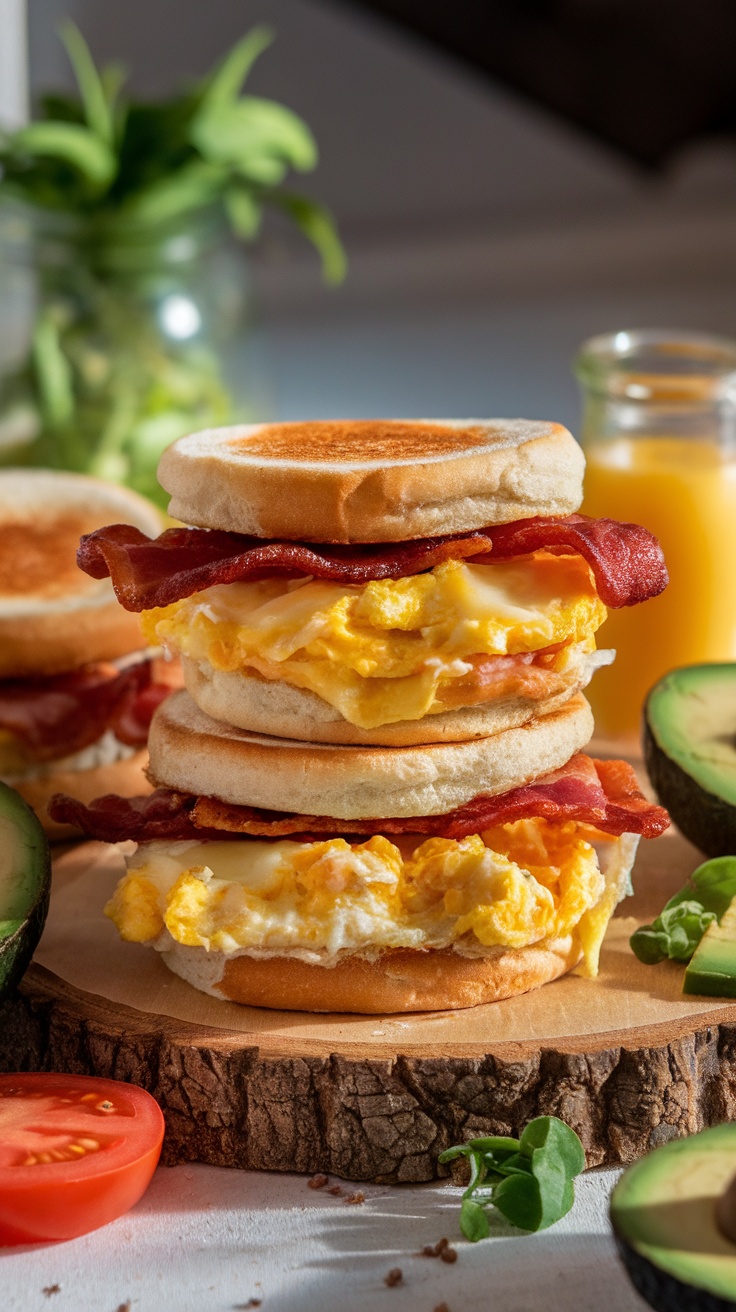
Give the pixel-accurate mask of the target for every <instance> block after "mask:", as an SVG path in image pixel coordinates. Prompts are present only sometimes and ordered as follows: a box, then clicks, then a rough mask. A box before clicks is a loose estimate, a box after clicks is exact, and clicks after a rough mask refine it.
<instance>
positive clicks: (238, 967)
mask: <svg viewBox="0 0 736 1312" xmlns="http://www.w3.org/2000/svg"><path fill="white" fill-rule="evenodd" d="M579 960H580V946H579V944H578V942H577V941H576V940H575V938H574V937H573V936H572V935H570V936H568V937H566V938H562V939H557V940H555V941H553V942H546V943H544V944H541V945H539V946H536V947H535V946H532V947H527V948H498V949H496V951H495V952H494V953H493V955H489V956H487V957H465V956H461V955H460V954H459V953H458V952H453V951H452V950H451V949H448V950H444V951H434V952H431V951H430V952H412V951H408V950H395V951H390V952H384V953H382V954H381V956H379V957H378V959H377V960H376V961H366V960H365V959H364V958H362V957H344V958H343V959H342V960H341V961H340V962H339V963H338V964H337V965H336V966H331V967H325V966H313V965H310V964H309V963H308V962H305V961H300V960H298V959H295V958H293V957H269V958H266V959H265V960H257V959H256V958H254V957H248V956H245V955H242V956H237V957H230V958H226V959H224V962H225V964H224V969H223V973H222V979H221V982H220V983H219V984H216V985H215V989H216V991H217V992H219V993H221V994H222V996H223V997H225V998H228V999H230V1001H232V1002H239V1003H241V1004H243V1005H246V1006H250V1007H271V1008H275V1009H277V1010H283V1011H323V1012H359V1013H362V1014H366V1013H368V1014H376V1013H379V1014H381V1015H390V1014H391V1013H396V1012H407V1011H451V1010H456V1009H457V1008H460V1007H477V1006H479V1005H480V1004H481V1003H485V1002H500V1001H501V999H502V998H511V997H514V996H515V995H516V994H518V993H528V992H529V990H530V989H537V988H540V987H541V985H542V984H547V983H549V981H550V980H553V979H557V978H558V977H559V976H560V975H564V974H565V973H566V972H567V971H569V970H572V968H573V967H574V966H576V965H577V963H578V961H579ZM175 969H176V972H177V974H183V975H184V977H185V978H187V975H186V974H185V971H186V959H184V958H183V957H182V958H180V959H179V960H178V961H177V964H176V967H175ZM191 982H192V983H195V984H196V973H195V975H194V976H193V977H192V979H191Z"/></svg>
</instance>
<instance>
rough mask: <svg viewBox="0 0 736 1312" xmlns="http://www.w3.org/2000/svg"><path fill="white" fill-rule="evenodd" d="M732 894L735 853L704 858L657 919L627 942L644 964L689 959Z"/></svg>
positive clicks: (734, 889) (735, 888) (735, 886)
mask: <svg viewBox="0 0 736 1312" xmlns="http://www.w3.org/2000/svg"><path fill="white" fill-rule="evenodd" d="M734 897H736V857H733V856H721V857H715V858H714V859H713V860H712V861H704V862H703V864H702V865H700V866H698V868H697V870H694V871H693V873H692V875H691V876H690V879H689V880H688V882H687V884H686V885H685V887H684V888H682V889H680V891H679V893H675V895H674V897H671V898H670V900H669V902H667V904H666V905H665V906H664V908H663V909H662V911H661V912H660V914H659V915H658V916H657V918H656V920H654V921H653V922H652V924H651V925H642V926H641V927H640V928H639V929H637V930H635V932H634V933H633V934H632V936H631V938H630V940H629V942H630V945H631V949H632V951H633V953H634V955H635V956H636V957H638V958H639V960H640V961H643V962H645V963H646V965H657V963H658V962H660V961H664V960H665V959H666V958H670V960H672V961H689V960H690V959H691V957H692V955H693V953H694V951H695V949H696V947H697V946H698V944H699V942H700V940H701V938H702V937H703V934H704V933H705V931H706V929H707V928H708V926H709V925H711V924H712V923H713V921H714V920H718V921H720V919H721V916H722V915H723V914H724V912H725V911H726V910H727V909H728V907H729V906H730V904H731V900H732V899H733V898H734Z"/></svg>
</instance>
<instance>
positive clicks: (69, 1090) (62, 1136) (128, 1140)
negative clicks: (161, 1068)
mask: <svg viewBox="0 0 736 1312" xmlns="http://www.w3.org/2000/svg"><path fill="white" fill-rule="evenodd" d="M163 1137H164V1118H163V1116H162V1114H161V1109H160V1107H159V1106H158V1103H156V1102H155V1101H154V1099H153V1098H152V1097H151V1095H150V1093H146V1091H145V1089H139V1088H138V1087H137V1086H136V1085H134V1084H124V1083H123V1082H122V1081H120V1080H102V1079H97V1078H96V1077H93V1076H87V1075H53V1074H49V1075H41V1074H30V1075H26V1074H23V1075H0V1245H8V1244H38V1243H44V1242H46V1243H48V1242H49V1241H53V1240H59V1239H75V1238H76V1237H77V1236H78V1235H84V1234H87V1232H88V1231H89V1230H96V1229H97V1228H98V1227H99V1226H101V1225H107V1223H108V1222H109V1221H114V1220H115V1218H116V1217H118V1216H122V1214H123V1212H127V1211H128V1209H129V1208H131V1207H132V1206H133V1205H134V1204H135V1203H137V1202H138V1200H139V1198H141V1197H142V1196H143V1194H144V1193H145V1191H146V1189H147V1188H148V1185H149V1183H150V1180H151V1176H152V1175H153V1172H154V1171H155V1169H156V1166H157V1163H158V1159H159V1157H160V1155H161V1144H162V1142H163Z"/></svg>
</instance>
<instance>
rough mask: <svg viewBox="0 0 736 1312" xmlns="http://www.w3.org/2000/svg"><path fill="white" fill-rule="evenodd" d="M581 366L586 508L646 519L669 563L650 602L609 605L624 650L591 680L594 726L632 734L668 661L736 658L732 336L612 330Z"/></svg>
mask: <svg viewBox="0 0 736 1312" xmlns="http://www.w3.org/2000/svg"><path fill="white" fill-rule="evenodd" d="M575 373H576V375H577V378H578V381H579V382H580V384H581V387H582V391H583V400H584V412H583V428H582V443H583V447H584V449H585V455H586V460H587V471H586V476H585V500H584V503H583V511H584V512H585V513H586V514H589V515H596V516H608V517H609V518H611V519H619V520H628V521H633V522H634V523H638V524H644V525H646V527H647V528H649V529H651V531H652V532H653V533H654V534H656V536H657V537H658V538H659V540H660V542H661V543H662V546H663V548H664V553H665V558H666V560H667V566H668V569H669V573H670V585H669V587H668V588H667V590H666V591H665V592H664V593H662V595H661V596H660V597H657V598H655V599H654V600H653V601H648V602H647V604H646V606H633V607H631V608H627V609H625V610H619V611H611V612H609V618H608V620H607V621H606V623H605V625H604V627H603V629H602V630H601V633H600V637H599V645H600V646H603V647H615V648H616V652H617V657H616V661H615V663H614V664H613V665H612V666H610V667H608V668H606V669H602V670H600V671H599V672H598V673H597V674H596V677H595V679H594V681H593V684H592V685H591V687H590V689H589V690H588V695H589V696H590V701H591V703H592V705H593V710H594V712H595V716H596V728H597V731H598V733H600V734H601V735H603V736H604V737H607V738H612V739H617V740H619V741H621V740H628V743H629V745H631V744H632V742H633V741H634V740H635V739H637V738H638V734H639V729H640V720H641V710H642V704H643V701H644V698H645V696H646V694H647V692H648V691H649V689H650V688H651V687H652V685H653V684H654V683H656V681H657V679H659V678H660V677H661V676H662V675H663V674H665V673H666V672H667V670H671V669H673V668H674V667H675V666H678V665H688V664H691V663H693V662H698V661H722V660H736V341H734V342H732V341H728V340H726V339H724V338H718V337H705V336H698V335H692V334H688V333H679V332H658V331H637V332H618V333H612V334H610V335H606V336H602V337H593V338H591V339H590V340H589V341H588V342H586V343H585V344H584V345H583V347H582V349H581V351H580V354H579V356H578V358H577V360H576V363H575Z"/></svg>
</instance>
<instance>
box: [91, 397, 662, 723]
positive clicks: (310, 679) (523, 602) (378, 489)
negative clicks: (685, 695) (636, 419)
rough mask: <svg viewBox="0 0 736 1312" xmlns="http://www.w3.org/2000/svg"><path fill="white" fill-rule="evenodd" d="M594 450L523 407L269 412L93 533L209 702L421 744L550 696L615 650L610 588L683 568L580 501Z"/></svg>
mask: <svg viewBox="0 0 736 1312" xmlns="http://www.w3.org/2000/svg"><path fill="white" fill-rule="evenodd" d="M583 467H584V459H583V455H582V452H581V450H580V448H579V446H578V445H577V443H576V442H575V440H574V439H573V437H572V436H571V434H570V433H568V432H567V430H566V429H565V428H563V427H562V426H561V425H559V424H552V423H530V422H527V421H523V420H492V421H480V420H471V421H465V422H462V423H461V422H446V421H443V422H439V421H411V422H409V421H381V422H379V421H367V420H366V421H355V422H352V423H340V422H336V421H333V422H321V423H292V424H261V425H252V426H248V427H241V428H230V429H219V430H215V431H211V432H204V433H198V434H194V435H192V436H190V437H186V438H182V439H181V440H180V441H178V442H175V443H174V444H173V446H171V447H170V448H169V449H168V451H166V452H165V453H164V456H163V458H162V460H161V463H160V466H159V478H160V480H161V483H162V484H163V486H164V487H165V488H166V489H167V490H168V491H169V492H170V493H171V496H172V500H171V504H170V513H171V514H172V515H173V516H174V517H175V518H177V519H180V520H182V521H184V522H185V523H186V524H187V525H188V526H189V527H186V528H180V529H169V530H167V531H166V532H165V533H163V534H161V535H160V536H159V537H158V538H156V539H155V540H153V541H152V540H151V539H150V538H148V537H146V536H145V534H144V533H143V532H141V531H140V529H139V528H138V527H136V526H130V525H125V524H118V525H113V526H111V527H108V528H103V529H100V530H99V531H98V532H95V533H92V534H90V535H89V536H88V537H87V538H86V539H85V540H84V541H83V543H82V547H81V549H80V553H79V561H80V565H81V567H82V568H83V569H84V570H86V571H87V572H88V573H89V574H91V575H92V576H93V577H95V578H100V579H101V578H104V577H107V575H108V574H109V576H110V577H111V578H112V582H113V585H114V587H115V590H116V592H117V595H118V598H119V600H120V602H121V604H122V605H123V606H124V607H126V608H128V609H129V610H131V611H138V612H142V613H143V628H144V632H145V634H146V636H147V639H148V641H149V642H150V643H151V644H161V645H162V646H163V647H164V648H166V649H168V650H169V651H171V652H174V653H176V654H178V655H180V656H181V658H182V662H183V667H184V677H185V681H186V686H187V689H188V691H189V693H190V695H191V696H192V698H193V699H194V701H195V702H196V703H197V705H198V706H199V707H200V708H201V709H202V710H204V711H205V712H206V713H207V714H208V715H210V716H212V717H213V718H214V719H218V720H221V721H223V722H224V723H227V724H231V725H235V726H237V727H239V728H243V729H248V730H251V731H257V732H260V733H267V734H269V735H271V736H274V735H275V736H279V737H286V738H297V739H299V740H302V741H307V742H322V743H342V744H352V745H357V744H367V745H374V746H410V745H421V744H424V743H433V742H438V741H458V742H460V741H465V740H471V739H473V738H482V737H487V736H488V735H490V734H496V733H499V732H501V731H503V730H505V729H508V728H514V727H517V726H519V725H522V724H524V723H526V722H527V721H529V720H531V719H533V718H535V717H536V716H539V715H547V714H549V713H551V712H552V711H554V710H556V709H558V708H559V707H561V706H563V705H564V704H565V702H566V701H568V700H569V699H570V698H571V697H573V696H575V694H577V693H578V692H580V691H581V689H582V688H584V687H585V686H586V684H587V683H588V681H589V679H590V677H591V675H592V673H593V671H594V670H595V669H596V668H597V667H598V666H599V665H600V664H605V663H607V662H609V661H610V660H611V659H612V653H610V652H606V651H603V652H601V651H597V650H596V633H597V630H598V629H599V628H600V626H601V625H602V624H603V622H604V620H605V618H606V615H607V608H608V607H618V606H629V605H633V604H635V603H637V602H640V601H643V600H646V598H647V597H650V596H655V595H656V594H657V593H658V592H660V591H661V590H662V588H663V587H664V586H665V584H666V582H667V574H666V570H665V567H664V562H663V559H662V554H661V551H660V549H659V546H658V544H657V543H656V541H655V539H654V538H653V537H652V536H651V534H650V533H648V532H647V531H646V530H645V529H643V528H640V527H639V526H637V525H632V524H618V523H614V522H612V521H610V520H595V519H590V518H588V517H586V516H582V515H579V514H577V513H576V512H577V509H578V507H579V505H580V502H581V500H582V475H583Z"/></svg>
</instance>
